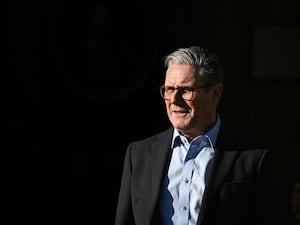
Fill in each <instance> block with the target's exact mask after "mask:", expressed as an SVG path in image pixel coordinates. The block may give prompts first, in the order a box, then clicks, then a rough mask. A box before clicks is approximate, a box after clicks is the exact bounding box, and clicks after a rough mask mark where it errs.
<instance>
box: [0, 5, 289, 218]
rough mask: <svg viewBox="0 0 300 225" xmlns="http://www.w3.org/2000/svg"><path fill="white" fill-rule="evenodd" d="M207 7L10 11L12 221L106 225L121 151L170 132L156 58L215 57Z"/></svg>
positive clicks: (9, 208)
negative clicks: (187, 52) (181, 54)
mask: <svg viewBox="0 0 300 225" xmlns="http://www.w3.org/2000/svg"><path fill="white" fill-rule="evenodd" d="M215 3H216V1H215V2H213V1H203V2H196V1H188V4H190V6H189V7H187V6H181V4H180V3H178V2H177V3H176V4H172V2H171V1H165V2H155V1H145V2H139V3H135V4H133V3H130V4H124V5H121V4H119V3H117V2H116V3H99V2H95V1H85V2H76V1H75V2H73V1H42V2H40V1H33V0H31V1H23V2H21V1H11V2H9V3H8V8H7V9H8V10H7V12H8V16H7V19H8V32H7V34H8V39H7V45H6V46H7V49H8V51H7V54H6V58H7V59H8V63H7V69H6V72H5V73H4V74H5V75H4V76H3V77H8V81H9V82H7V83H6V82H5V83H4V84H3V85H4V88H5V89H4V90H5V96H6V97H5V103H7V104H6V105H5V106H4V107H5V109H7V111H6V112H7V115H5V120H6V121H8V130H7V131H8V132H6V133H8V134H9V136H8V137H9V138H7V139H6V136H5V139H6V140H7V141H8V144H7V145H6V146H8V147H9V148H5V149H8V150H7V152H9V153H10V154H9V158H8V159H9V160H7V162H8V164H7V166H5V170H4V173H5V175H7V178H8V182H5V183H6V186H7V187H8V189H7V190H8V192H7V197H8V201H7V207H6V209H7V212H9V213H11V216H10V218H11V219H12V220H21V221H27V222H30V223H36V224H43V223H46V222H61V221H63V222H68V223H80V224H92V223H98V224H99V223H101V224H102V223H104V221H105V224H113V222H114V214H115V207H116V201H117V194H118V189H119V184H120V179H121V172H122V166H123V157H124V153H125V150H126V147H127V144H128V143H129V142H130V141H133V140H137V139H140V138H144V137H146V136H148V135H152V134H154V133H155V132H158V131H160V130H162V129H165V128H167V127H168V126H169V123H168V121H167V119H166V115H165V112H164V105H163V101H162V100H161V99H160V96H159V93H158V86H159V85H161V84H162V82H163V75H164V67H163V57H164V56H165V55H166V54H168V53H169V52H170V51H173V50H174V49H175V48H178V47H184V46H190V45H193V44H197V45H198V44H200V45H202V46H204V47H207V48H210V49H211V50H213V51H216V52H217V53H220V55H221V53H223V50H222V48H219V45H220V41H219V42H217V41H216V40H217V39H218V38H219V39H222V37H216V32H215V30H214V29H215V28H214V27H215V24H216V19H217V18H216V16H215V14H214V13H215V11H216V9H215V5H214V4H215ZM178 7H183V8H182V11H181V10H180V9H178ZM187 8H188V9H189V10H186V9H187ZM175 9H176V10H175ZM219 29H220V30H222V27H219ZM221 56H222V55H221ZM229 79H230V78H229ZM7 84H8V85H7ZM236 97H238V96H236ZM228 104H230V101H228ZM228 104H227V105H228ZM228 107H230V105H229V106H228ZM220 113H221V114H222V108H221V112H220ZM225 116H226V115H225ZM5 152H6V151H5ZM5 165H6V164H5ZM293 179H294V178H293ZM288 190H290V189H288ZM9 215H10V214H9ZM92 221H93V222H92Z"/></svg>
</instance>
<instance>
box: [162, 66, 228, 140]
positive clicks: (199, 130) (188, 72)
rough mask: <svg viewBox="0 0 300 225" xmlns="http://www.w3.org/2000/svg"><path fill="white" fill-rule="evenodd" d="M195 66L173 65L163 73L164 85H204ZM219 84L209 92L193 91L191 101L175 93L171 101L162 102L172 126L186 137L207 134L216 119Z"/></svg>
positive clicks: (219, 91) (192, 86)
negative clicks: (164, 75) (164, 76)
mask: <svg viewBox="0 0 300 225" xmlns="http://www.w3.org/2000/svg"><path fill="white" fill-rule="evenodd" d="M196 72H197V71H196V69H195V67H193V66H191V65H185V64H173V65H171V66H170V67H169V68H168V70H167V72H166V79H165V86H170V87H175V88H177V87H190V88H197V87H201V86H203V83H202V82H201V80H200V79H199V76H198V75H197V74H196ZM222 90H223V89H222V85H221V84H217V85H214V86H212V87H211V88H210V89H209V90H208V91H207V90H205V89H204V88H200V89H196V90H195V91H194V92H193V98H192V99H191V100H190V101H187V100H184V99H183V98H182V96H181V94H180V93H179V92H178V91H177V90H176V91H175V92H174V93H173V94H172V96H171V98H170V100H165V104H166V109H167V114H168V117H169V120H170V122H171V124H172V125H173V126H174V127H175V128H176V129H178V130H179V131H180V132H182V133H183V134H185V135H187V136H194V137H195V136H198V135H200V134H203V133H205V132H207V130H208V129H209V128H210V127H211V126H212V125H213V123H214V122H215V120H216V108H217V104H218V102H219V99H220V97H221V94H222Z"/></svg>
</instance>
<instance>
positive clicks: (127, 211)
mask: <svg viewBox="0 0 300 225" xmlns="http://www.w3.org/2000/svg"><path fill="white" fill-rule="evenodd" d="M131 174H132V166H131V145H129V146H128V148H127V150H126V154H125V159H124V165H123V173H122V178H121V185H120V191H119V196H118V202H117V209H116V217H115V225H134V224H135V223H134V218H133V212H132V202H131V187H130V183H131V182H130V180H131Z"/></svg>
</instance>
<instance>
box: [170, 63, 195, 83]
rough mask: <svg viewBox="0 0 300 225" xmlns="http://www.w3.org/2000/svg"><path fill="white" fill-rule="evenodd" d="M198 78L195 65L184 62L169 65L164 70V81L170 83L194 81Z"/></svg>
mask: <svg viewBox="0 0 300 225" xmlns="http://www.w3.org/2000/svg"><path fill="white" fill-rule="evenodd" d="M198 80H199V76H197V74H196V67H195V66H192V65H186V64H173V65H170V66H169V68H168V69H167V71H166V82H172V83H195V82H197V81H198Z"/></svg>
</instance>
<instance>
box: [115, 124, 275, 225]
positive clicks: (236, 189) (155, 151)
mask: <svg viewBox="0 0 300 225" xmlns="http://www.w3.org/2000/svg"><path fill="white" fill-rule="evenodd" d="M172 134H173V129H172V128H170V129H168V130H166V131H164V132H161V133H159V134H156V135H154V136H152V137H149V138H146V139H144V140H141V141H137V142H133V143H131V144H129V146H128V148H127V151H126V156H125V161H124V168H123V175H122V180H121V186H120V193H119V199H118V204H117V211H116V218H115V225H134V224H135V225H158V224H160V222H159V221H160V218H159V212H158V211H159V207H158V206H159V197H160V189H161V186H162V180H163V175H164V172H165V170H166V168H167V165H168V164H169V161H170V156H171V150H170V146H171V140H172ZM273 174H274V173H273V163H272V157H271V154H270V151H269V150H268V149H266V148H258V147H256V146H255V145H252V144H250V143H249V142H247V141H245V140H243V139H242V138H241V137H240V136H238V135H237V134H233V133H231V132H230V133H229V132H227V131H224V129H223V128H222V127H221V129H220V132H219V135H218V139H217V144H216V148H215V156H214V158H213V161H212V167H211V170H210V174H209V177H208V181H207V184H206V188H205V192H204V196H203V202H202V205H201V209H200V213H199V217H198V222H197V224H198V225H250V224H251V225H254V224H255V225H269V224H270V225H271V224H272V225H273V224H280V219H279V218H278V216H279V212H278V211H277V210H278V209H277V205H278V204H277V202H276V199H277V195H276V194H277V193H276V187H275V186H274V183H273V181H274V176H273Z"/></svg>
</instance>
